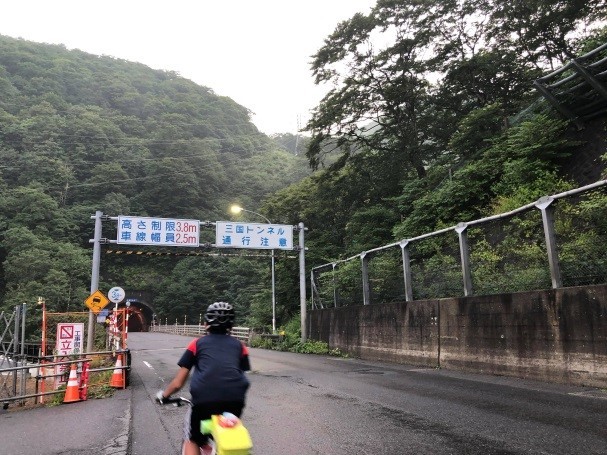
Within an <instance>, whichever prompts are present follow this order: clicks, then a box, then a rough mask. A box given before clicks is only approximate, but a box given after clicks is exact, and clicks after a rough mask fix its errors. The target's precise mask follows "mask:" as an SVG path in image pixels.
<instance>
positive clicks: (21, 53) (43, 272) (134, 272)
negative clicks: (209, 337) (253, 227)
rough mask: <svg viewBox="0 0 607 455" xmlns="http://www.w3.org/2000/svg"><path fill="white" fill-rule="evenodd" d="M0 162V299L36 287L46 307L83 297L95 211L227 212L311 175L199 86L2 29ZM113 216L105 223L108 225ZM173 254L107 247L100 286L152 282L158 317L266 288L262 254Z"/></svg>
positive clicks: (29, 298) (148, 285)
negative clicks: (117, 252) (129, 254)
mask: <svg viewBox="0 0 607 455" xmlns="http://www.w3.org/2000/svg"><path fill="white" fill-rule="evenodd" d="M0 162H1V163H2V164H1V166H0V188H1V189H2V192H1V196H0V261H1V263H2V265H1V269H0V280H1V283H2V286H1V288H0V292H1V294H0V297H1V299H2V300H1V301H2V304H1V305H2V307H4V308H5V307H8V306H11V305H14V304H17V303H21V302H33V301H35V300H36V298H37V296H44V297H45V298H46V301H47V302H48V306H49V309H50V310H51V311H64V310H67V309H70V310H77V311H82V310H84V309H85V308H84V307H83V300H84V298H86V297H87V296H88V294H89V284H90V269H91V259H90V257H91V247H90V245H89V239H90V238H91V237H92V230H93V222H92V221H91V219H90V217H91V215H94V213H95V211H96V210H101V211H103V212H104V213H105V214H107V215H110V216H117V215H139V216H157V217H178V218H190V219H199V220H210V221H216V220H224V219H228V218H229V217H230V215H229V214H228V209H229V206H230V204H232V203H239V204H241V205H243V206H244V207H248V208H250V209H252V210H255V209H257V207H258V206H259V204H260V201H261V200H263V198H264V197H265V196H266V195H268V194H271V193H273V192H275V191H276V190H278V189H280V188H284V187H285V186H287V185H288V184H290V183H292V182H295V181H298V180H300V179H301V178H302V177H303V176H305V175H307V174H309V170H308V168H307V165H306V162H305V159H304V158H303V157H297V156H295V155H294V154H293V153H292V152H291V151H289V150H285V149H284V147H282V145H281V144H280V143H278V142H275V141H274V140H272V139H271V138H268V137H267V136H265V135H264V134H262V133H260V132H259V131H258V130H257V128H256V127H255V126H254V125H253V123H251V121H250V112H249V111H248V110H247V109H246V108H244V107H242V106H240V105H238V104H237V103H235V102H234V101H233V100H231V99H229V98H227V97H220V96H217V95H215V94H214V93H213V91H212V90H211V89H209V88H206V87H201V86H198V85H196V84H194V83H193V82H191V81H188V80H186V79H184V78H182V77H180V76H179V75H178V74H175V73H172V72H167V71H157V70H152V69H150V68H148V67H146V66H144V65H141V64H137V63H132V62H127V61H122V60H117V59H114V58H110V57H98V56H94V55H89V54H86V53H84V52H81V51H77V50H74V51H68V50H66V49H65V48H64V47H62V46H51V45H42V44H35V43H31V42H27V41H23V40H16V39H12V38H8V37H0ZM252 221H260V220H252ZM277 221H279V220H277ZM113 229H114V227H113V226H112V223H106V225H105V226H104V235H105V236H106V237H108V238H112V230H113ZM180 259H182V258H179V257H163V258H147V259H145V260H142V259H141V258H137V259H133V258H130V259H121V258H119V257H116V256H112V255H107V256H105V255H104V256H103V260H102V273H101V275H102V276H101V284H100V288H101V289H102V290H107V289H109V288H110V287H112V286H124V287H125V288H126V289H129V290H145V291H150V292H151V293H152V295H154V296H155V302H154V303H155V308H156V310H157V312H158V314H159V316H166V317H171V318H174V317H177V316H179V318H180V319H181V318H183V317H184V315H186V314H187V315H188V316H189V317H190V320H191V321H193V320H195V321H198V317H199V313H200V311H201V305H202V304H205V303H208V302H212V301H213V300H216V299H220V298H221V299H229V300H231V301H233V302H235V303H236V305H237V306H238V307H242V312H241V314H242V316H243V318H244V316H246V315H248V314H249V306H250V303H251V302H255V301H256V299H257V300H263V301H265V298H266V296H265V295H263V292H262V287H261V286H260V282H263V283H265V282H269V273H270V272H269V267H267V266H265V264H268V265H269V259H267V260H266V259H264V258H261V259H247V258H240V259H238V258H237V259H235V260H227V259H225V260H220V259H212V258H209V257H196V258H187V259H185V260H180ZM260 264H261V265H260ZM235 280H238V282H233V281H235ZM231 281H232V282H231ZM237 291H238V292H237Z"/></svg>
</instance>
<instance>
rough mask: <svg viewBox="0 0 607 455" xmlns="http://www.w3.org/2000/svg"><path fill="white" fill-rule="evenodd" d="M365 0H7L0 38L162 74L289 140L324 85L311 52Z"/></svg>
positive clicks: (364, 6)
mask: <svg viewBox="0 0 607 455" xmlns="http://www.w3.org/2000/svg"><path fill="white" fill-rule="evenodd" d="M374 5H375V0H299V1H297V0H231V1H230V0H212V1H211V0H173V1H162V2H161V1H158V0H103V1H100V0H10V1H3V2H2V7H1V8H0V34H2V35H7V36H11V37H14V38H23V39H26V40H30V41H35V42H40V43H53V44H64V45H65V46H66V47H67V48H68V49H80V50H82V51H85V52H89V53H91V54H97V55H110V56H113V57H118V58H122V59H126V60H131V61H136V62H140V63H143V64H145V65H148V66H150V67H152V68H154V69H164V70H172V71H176V72H178V73H179V74H180V75H181V76H183V77H185V78H187V79H191V80H193V81H194V82H196V83H197V84H200V85H204V86H207V87H210V88H211V89H213V91H214V92H215V93H217V94H218V95H223V96H228V97H230V98H232V99H233V100H234V101H236V102H237V103H238V104H241V105H242V106H245V107H246V108H248V109H250V110H251V111H252V112H253V113H254V116H253V122H254V123H255V124H256V125H257V127H258V128H259V129H260V130H261V131H263V132H264V133H266V134H272V133H286V132H289V133H295V132H296V130H297V126H298V119H299V123H300V125H301V126H303V125H304V124H305V122H306V121H307V120H308V118H309V111H310V109H312V108H313V107H314V106H316V104H317V103H318V102H319V101H320V99H321V97H322V95H323V94H324V93H325V91H326V88H322V87H317V86H315V85H314V82H313V78H312V75H311V72H310V69H309V68H310V61H311V57H310V56H311V55H313V54H314V53H315V52H316V51H317V50H318V49H319V48H320V47H321V46H322V44H323V40H324V39H325V38H326V37H327V36H328V35H329V34H330V33H332V32H333V30H334V29H335V27H336V26H337V24H338V23H339V22H341V21H343V20H346V19H349V18H350V17H352V16H353V15H354V14H355V13H357V12H363V13H367V12H369V10H370V8H371V7H372V6H374Z"/></svg>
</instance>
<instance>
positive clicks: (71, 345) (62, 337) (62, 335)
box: [55, 322, 84, 356]
mask: <svg viewBox="0 0 607 455" xmlns="http://www.w3.org/2000/svg"><path fill="white" fill-rule="evenodd" d="M83 335H84V324H83V323H79V322H70V323H64V322H61V323H59V324H57V344H56V347H55V348H56V350H57V355H60V356H64V355H69V354H79V353H81V352H82V344H83Z"/></svg>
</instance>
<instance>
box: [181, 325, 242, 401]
mask: <svg viewBox="0 0 607 455" xmlns="http://www.w3.org/2000/svg"><path fill="white" fill-rule="evenodd" d="M177 364H178V365H179V366H180V367H183V368H187V369H192V367H194V370H193V372H192V377H191V379H190V394H191V395H192V402H193V403H194V404H195V405H196V404H204V403H212V402H221V401H242V402H244V400H245V395H246V392H247V389H248V388H249V380H248V378H247V377H246V375H245V374H244V372H245V371H248V370H250V369H251V366H250V363H249V349H248V348H247V347H246V346H245V345H244V343H242V342H241V341H240V340H238V339H236V338H234V337H232V336H230V335H226V334H218V333H209V334H208V335H205V336H202V337H200V338H198V339H195V340H192V342H191V343H190V344H189V345H188V347H187V349H186V351H185V352H184V353H183V355H182V356H181V359H179V362H177Z"/></svg>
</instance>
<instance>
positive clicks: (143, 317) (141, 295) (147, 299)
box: [118, 291, 154, 332]
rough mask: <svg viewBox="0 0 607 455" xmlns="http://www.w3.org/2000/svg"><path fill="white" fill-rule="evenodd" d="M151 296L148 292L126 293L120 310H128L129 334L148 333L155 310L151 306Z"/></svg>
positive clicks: (120, 304) (119, 306)
mask: <svg viewBox="0 0 607 455" xmlns="http://www.w3.org/2000/svg"><path fill="white" fill-rule="evenodd" d="M151 300H152V299H151V295H150V293H149V292H146V291H132V292H126V296H125V298H124V300H123V301H122V302H120V303H119V304H118V309H124V308H128V312H129V323H128V331H129V332H148V331H149V330H150V325H152V321H153V319H154V309H153V307H152V304H151Z"/></svg>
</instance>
